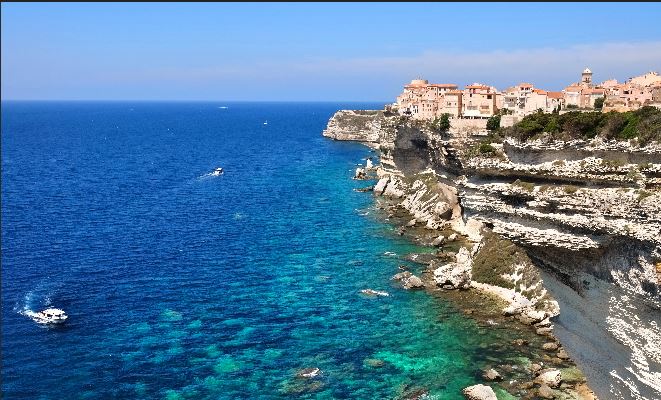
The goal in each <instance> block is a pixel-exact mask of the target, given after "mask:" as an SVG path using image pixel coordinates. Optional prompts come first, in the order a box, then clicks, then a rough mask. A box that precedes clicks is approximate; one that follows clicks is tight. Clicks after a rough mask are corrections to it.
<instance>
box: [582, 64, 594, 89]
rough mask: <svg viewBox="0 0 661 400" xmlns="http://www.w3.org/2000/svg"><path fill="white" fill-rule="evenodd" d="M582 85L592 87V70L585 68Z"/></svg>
mask: <svg viewBox="0 0 661 400" xmlns="http://www.w3.org/2000/svg"><path fill="white" fill-rule="evenodd" d="M581 84H582V85H586V86H592V71H590V68H585V69H584V70H583V73H582V74H581Z"/></svg>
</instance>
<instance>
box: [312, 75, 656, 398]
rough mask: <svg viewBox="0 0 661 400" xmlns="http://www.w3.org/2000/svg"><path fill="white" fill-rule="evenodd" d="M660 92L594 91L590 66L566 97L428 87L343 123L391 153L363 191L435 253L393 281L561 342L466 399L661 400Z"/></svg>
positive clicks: (340, 128) (642, 84)
mask: <svg viewBox="0 0 661 400" xmlns="http://www.w3.org/2000/svg"><path fill="white" fill-rule="evenodd" d="M660 91H661V76H659V74H658V73H656V72H650V73H646V74H644V75H641V76H637V77H633V78H630V79H628V80H627V81H626V82H624V83H618V82H617V81H615V80H612V79H611V80H607V81H605V82H602V83H600V84H593V82H592V71H590V69H589V68H586V69H585V70H584V71H583V72H582V74H581V79H580V81H579V82H575V83H572V84H570V85H568V86H567V87H566V88H565V89H564V90H562V91H559V92H551V91H546V90H542V89H539V88H535V87H534V85H532V84H529V83H522V84H519V85H517V86H515V87H511V88H507V89H506V90H504V91H502V92H501V91H498V90H497V89H496V88H494V87H493V86H488V85H484V84H479V83H475V84H471V85H468V86H466V87H465V88H464V89H463V90H459V88H458V86H457V85H455V84H430V83H429V82H428V81H426V80H423V79H416V80H413V81H412V82H411V83H410V84H407V85H405V86H404V91H403V93H402V94H401V95H400V96H399V97H398V98H397V102H396V103H394V104H391V105H389V106H386V108H385V110H340V111H338V112H337V113H335V115H333V117H332V118H331V119H330V121H329V122H328V126H327V128H326V130H324V132H323V135H324V136H326V137H329V138H332V139H335V140H352V141H360V142H363V143H365V144H367V145H368V146H370V147H371V148H372V149H373V150H372V151H374V152H375V153H377V154H378V156H377V157H376V160H377V162H374V163H372V161H370V162H369V163H367V162H366V163H365V166H364V167H363V166H362V165H361V166H360V167H358V168H357V169H356V172H355V175H354V179H356V180H361V179H362V180H372V179H373V180H374V182H375V183H374V185H373V186H370V187H366V188H361V189H359V191H361V192H372V193H373V195H374V199H375V209H376V210H378V211H377V212H382V216H383V218H384V220H386V221H388V222H389V223H391V224H393V225H394V226H393V232H396V234H398V235H401V236H405V237H408V238H410V239H411V240H413V241H415V242H416V243H418V244H422V245H428V246H431V247H435V248H436V253H435V254H432V255H429V254H419V255H418V254H416V255H415V257H413V256H412V257H411V259H415V260H418V262H419V263H420V264H421V268H422V270H420V273H419V276H418V275H415V274H413V271H406V272H403V273H398V274H397V275H395V276H393V278H392V279H393V280H394V281H401V282H403V283H404V286H403V288H404V289H410V288H412V287H415V285H418V286H423V287H424V288H425V289H426V290H428V291H430V292H432V293H435V294H439V295H443V296H448V298H457V296H460V297H459V300H458V302H459V303H460V304H462V306H463V304H465V301H466V299H468V298H470V296H471V293H473V295H476V296H481V295H494V296H496V298H497V299H498V301H501V300H502V301H503V302H504V303H503V305H502V308H499V307H501V306H498V307H496V308H495V311H494V312H493V313H488V312H487V313H485V314H484V316H483V318H487V319H489V320H491V321H492V322H495V323H496V324H501V325H502V326H505V325H506V324H509V329H512V330H516V329H518V328H517V327H515V324H516V323H517V321H518V322H521V323H523V324H526V325H531V326H532V328H531V330H532V331H533V332H534V333H535V334H536V335H539V336H540V337H542V338H544V339H543V340H548V342H547V343H543V344H541V348H540V349H539V350H540V352H541V353H538V354H540V356H539V357H540V358H534V357H533V359H531V360H530V363H531V364H522V365H519V366H517V368H520V370H521V371H526V372H525V373H527V376H526V377H523V378H522V377H514V376H513V375H507V374H508V373H509V372H508V371H509V370H510V368H511V366H506V365H500V366H495V367H494V369H493V371H488V372H486V371H485V373H484V375H483V383H482V384H479V385H474V386H470V387H467V388H465V389H464V391H463V392H464V394H465V396H466V398H468V399H495V398H496V394H495V391H496V390H504V391H506V392H507V393H509V395H511V396H514V397H516V398H521V399H529V400H533V399H538V398H556V399H584V400H588V399H590V400H594V399H595V395H596V396H597V397H598V398H600V399H636V400H639V399H645V400H647V399H649V400H651V399H659V398H661V374H659V371H661V361H660V360H661V359H660V358H659V355H660V354H661V329H659V326H658V323H657V321H659V317H660V315H661V217H660V216H661V192H660V191H659V188H661V111H660V109H661V98H660ZM540 109H541V111H542V112H541V113H540V112H539V110H540ZM600 111H601V112H600ZM610 111H615V112H610ZM444 116H447V117H448V118H444ZM494 121H499V122H500V123H499V124H495V123H493V122H494ZM489 122H491V123H489ZM501 128H502V129H501ZM457 292H465V294H458V293H457ZM453 296H454V297H453ZM461 296H463V297H461ZM519 300H520V301H521V302H519ZM466 312H467V313H468V314H469V315H475V314H476V310H474V309H472V308H471V309H470V310H467V311H466ZM499 318H500V319H499ZM496 319H498V320H497V321H496ZM522 329H523V328H522ZM526 346H528V347H530V348H532V347H534V346H533V345H532V344H531V343H529V344H528V345H526ZM566 362H570V363H575V365H574V364H572V365H571V366H570V365H569V364H567V363H566ZM577 367H578V369H580V372H579V371H578V369H576V368H577ZM570 371H573V372H575V373H576V374H575V375H574V374H573V373H569V372H570ZM495 372H497V373H498V374H501V375H502V378H503V380H502V381H500V383H494V382H493V381H492V380H491V378H489V376H488V373H491V375H492V376H494V373H495ZM583 374H584V376H583ZM572 375H573V376H572ZM549 377H554V379H552V380H548V379H546V378H549ZM526 380H528V381H526ZM586 384H587V386H586ZM498 385H500V388H498ZM588 386H589V387H588ZM477 391H480V393H482V394H483V395H481V396H478V395H476V394H475V393H476V392H477ZM591 391H593V392H594V393H592V392H591ZM499 398H500V397H499ZM503 398H505V396H503Z"/></svg>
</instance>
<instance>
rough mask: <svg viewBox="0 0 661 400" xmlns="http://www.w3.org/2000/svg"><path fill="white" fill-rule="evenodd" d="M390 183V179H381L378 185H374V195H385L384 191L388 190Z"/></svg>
mask: <svg viewBox="0 0 661 400" xmlns="http://www.w3.org/2000/svg"><path fill="white" fill-rule="evenodd" d="M388 182H390V178H381V179H379V181H378V182H377V183H376V185H374V194H375V195H377V196H381V195H382V194H383V191H384V190H385V189H386V186H387V185H388Z"/></svg>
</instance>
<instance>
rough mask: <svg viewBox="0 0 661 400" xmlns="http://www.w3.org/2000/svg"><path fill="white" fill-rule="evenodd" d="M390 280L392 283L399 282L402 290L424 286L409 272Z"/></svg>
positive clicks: (396, 275)
mask: <svg viewBox="0 0 661 400" xmlns="http://www.w3.org/2000/svg"><path fill="white" fill-rule="evenodd" d="M391 279H392V280H394V281H399V282H401V284H402V287H403V288H404V289H417V288H421V287H424V286H425V285H424V283H423V282H422V279H420V278H418V277H417V276H415V275H413V274H412V273H410V272H409V271H405V272H400V273H398V274H395V275H394V276H393V277H392V278H391Z"/></svg>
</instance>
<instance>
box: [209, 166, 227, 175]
mask: <svg viewBox="0 0 661 400" xmlns="http://www.w3.org/2000/svg"><path fill="white" fill-rule="evenodd" d="M224 173H225V171H224V170H223V169H222V168H220V167H218V168H216V169H214V170H213V172H212V173H211V176H219V175H222V174H224Z"/></svg>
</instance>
